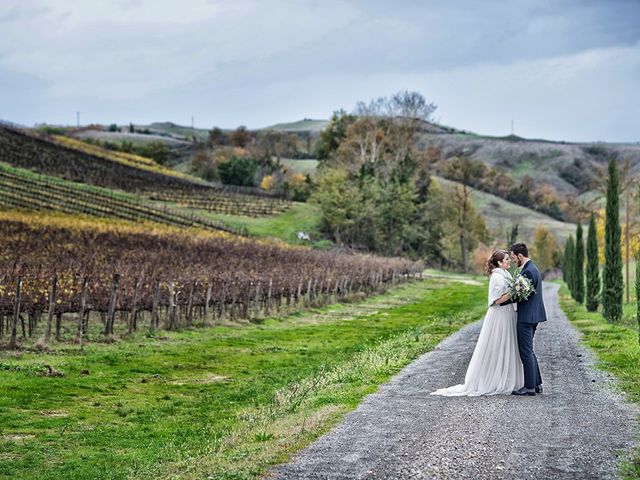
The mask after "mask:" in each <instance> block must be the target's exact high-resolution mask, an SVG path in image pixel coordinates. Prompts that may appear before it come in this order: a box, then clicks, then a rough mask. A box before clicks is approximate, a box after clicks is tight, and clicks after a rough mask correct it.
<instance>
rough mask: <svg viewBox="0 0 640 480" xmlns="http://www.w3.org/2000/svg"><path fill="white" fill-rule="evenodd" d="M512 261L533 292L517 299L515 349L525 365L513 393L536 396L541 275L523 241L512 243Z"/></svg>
mask: <svg viewBox="0 0 640 480" xmlns="http://www.w3.org/2000/svg"><path fill="white" fill-rule="evenodd" d="M509 251H510V253H511V260H512V261H513V262H515V263H516V264H517V265H518V267H520V269H521V270H520V273H521V274H522V276H524V277H527V278H528V279H529V280H531V283H532V284H533V288H534V289H535V293H533V294H531V295H530V296H529V298H527V299H526V300H523V301H521V302H518V324H517V332H518V350H519V352H520V359H521V360H522V366H523V368H524V387H522V388H521V389H520V390H516V391H514V392H513V395H531V396H533V395H535V394H536V393H542V377H540V368H539V367H538V359H537V358H536V354H535V352H534V351H533V336H534V335H535V333H536V327H537V326H538V323H540V322H545V321H546V320H547V313H546V312H545V310H544V302H543V299H542V276H541V275H540V270H538V267H537V266H536V264H535V263H533V262H532V261H531V259H530V258H529V250H528V249H527V246H526V245H525V244H524V243H514V244H513V245H511V248H510V249H509Z"/></svg>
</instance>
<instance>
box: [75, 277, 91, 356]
mask: <svg viewBox="0 0 640 480" xmlns="http://www.w3.org/2000/svg"><path fill="white" fill-rule="evenodd" d="M88 286H89V278H88V277H87V276H84V277H83V279H82V293H81V294H80V311H79V312H78V326H77V329H76V340H77V342H78V343H79V344H80V350H82V349H83V348H84V345H83V343H82V341H83V338H84V335H83V333H84V328H83V327H84V325H83V323H84V310H85V307H86V304H87V288H88Z"/></svg>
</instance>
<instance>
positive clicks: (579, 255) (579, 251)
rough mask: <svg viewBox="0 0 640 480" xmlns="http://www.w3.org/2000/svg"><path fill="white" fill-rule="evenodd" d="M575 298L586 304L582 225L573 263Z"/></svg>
mask: <svg viewBox="0 0 640 480" xmlns="http://www.w3.org/2000/svg"><path fill="white" fill-rule="evenodd" d="M572 283H573V298H574V299H575V300H576V302H578V303H582V302H584V241H583V240H582V225H581V224H580V223H578V227H577V228H576V253H575V261H574V262H573V280H572Z"/></svg>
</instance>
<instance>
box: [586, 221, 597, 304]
mask: <svg viewBox="0 0 640 480" xmlns="http://www.w3.org/2000/svg"><path fill="white" fill-rule="evenodd" d="M599 263H600V262H599V259H598V239H597V238H596V220H595V217H594V215H593V213H592V214H591V220H590V221H589V232H588V233H587V302H586V304H587V310H588V311H590V312H595V311H596V310H598V304H599V303H600V299H599V297H600V266H599Z"/></svg>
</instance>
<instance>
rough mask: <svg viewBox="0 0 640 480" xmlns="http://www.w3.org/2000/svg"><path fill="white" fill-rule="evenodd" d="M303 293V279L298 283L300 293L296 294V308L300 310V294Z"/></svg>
mask: <svg viewBox="0 0 640 480" xmlns="http://www.w3.org/2000/svg"><path fill="white" fill-rule="evenodd" d="M301 293H302V279H300V281H299V282H298V293H297V294H296V308H300V294H301Z"/></svg>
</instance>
